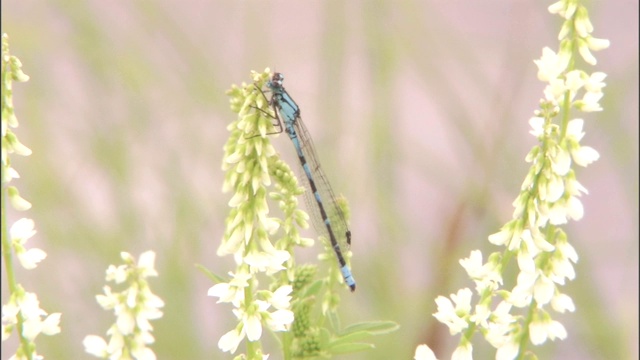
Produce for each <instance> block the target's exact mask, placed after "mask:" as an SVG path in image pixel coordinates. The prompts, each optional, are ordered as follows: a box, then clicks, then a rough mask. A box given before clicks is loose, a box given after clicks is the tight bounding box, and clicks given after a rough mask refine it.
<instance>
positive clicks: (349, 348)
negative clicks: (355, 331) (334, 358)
mask: <svg viewBox="0 0 640 360" xmlns="http://www.w3.org/2000/svg"><path fill="white" fill-rule="evenodd" d="M374 348H375V346H374V345H373V344H368V343H351V344H340V345H336V346H331V347H330V348H329V351H331V353H332V354H346V353H353V352H358V351H365V350H371V349H374Z"/></svg>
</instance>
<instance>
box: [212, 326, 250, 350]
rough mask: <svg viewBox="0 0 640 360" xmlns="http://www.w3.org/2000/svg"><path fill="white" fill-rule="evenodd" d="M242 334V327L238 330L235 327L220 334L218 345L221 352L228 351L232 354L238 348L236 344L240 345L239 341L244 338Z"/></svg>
mask: <svg viewBox="0 0 640 360" xmlns="http://www.w3.org/2000/svg"><path fill="white" fill-rule="evenodd" d="M244 336H245V333H244V328H243V329H242V330H240V331H238V330H237V329H233V330H231V331H229V332H228V333H226V334H224V335H222V337H221V338H220V340H219V341H218V347H219V348H220V350H222V351H223V352H227V351H228V352H230V353H231V354H233V353H235V352H236V350H237V349H238V345H240V342H241V341H242V339H244Z"/></svg>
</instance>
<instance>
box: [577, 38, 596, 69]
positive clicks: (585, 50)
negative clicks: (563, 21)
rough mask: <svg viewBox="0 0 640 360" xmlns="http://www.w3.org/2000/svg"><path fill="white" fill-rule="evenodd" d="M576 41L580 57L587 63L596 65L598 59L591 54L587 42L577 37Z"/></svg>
mask: <svg viewBox="0 0 640 360" xmlns="http://www.w3.org/2000/svg"><path fill="white" fill-rule="evenodd" d="M576 41H577V42H578V52H579V53H580V56H582V59H583V60H584V61H585V62H586V63H587V64H589V65H596V64H597V63H598V60H596V58H595V56H593V54H591V50H590V49H589V44H588V43H587V42H586V41H585V40H583V39H577V40H576Z"/></svg>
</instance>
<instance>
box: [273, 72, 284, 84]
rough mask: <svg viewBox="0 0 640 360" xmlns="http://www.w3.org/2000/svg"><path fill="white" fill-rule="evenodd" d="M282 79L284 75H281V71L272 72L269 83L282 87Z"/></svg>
mask: <svg viewBox="0 0 640 360" xmlns="http://www.w3.org/2000/svg"><path fill="white" fill-rule="evenodd" d="M283 81H284V75H282V73H279V72H274V73H273V75H271V84H273V85H275V86H278V87H282V82H283Z"/></svg>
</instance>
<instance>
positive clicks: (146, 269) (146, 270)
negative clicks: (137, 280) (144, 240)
mask: <svg viewBox="0 0 640 360" xmlns="http://www.w3.org/2000/svg"><path fill="white" fill-rule="evenodd" d="M155 261H156V253H155V252H153V251H151V250H149V251H145V252H143V253H142V254H140V257H139V258H138V269H140V270H142V272H141V274H140V276H142V277H145V278H146V277H149V276H158V272H157V271H156V269H155V268H154V264H155Z"/></svg>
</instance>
